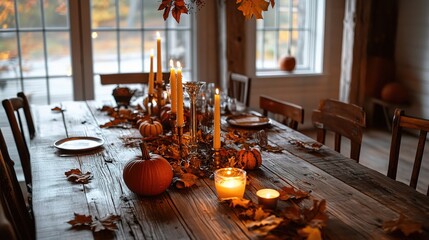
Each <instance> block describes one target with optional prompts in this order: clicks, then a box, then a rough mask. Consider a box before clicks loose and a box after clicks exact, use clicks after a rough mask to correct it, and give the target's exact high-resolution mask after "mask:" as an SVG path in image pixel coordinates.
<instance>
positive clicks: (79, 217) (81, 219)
mask: <svg viewBox="0 0 429 240" xmlns="http://www.w3.org/2000/svg"><path fill="white" fill-rule="evenodd" d="M67 223H68V224H70V225H72V227H78V226H90V225H91V223H92V216H91V215H88V216H87V215H84V214H78V213H74V219H72V220H70V221H68V222H67Z"/></svg>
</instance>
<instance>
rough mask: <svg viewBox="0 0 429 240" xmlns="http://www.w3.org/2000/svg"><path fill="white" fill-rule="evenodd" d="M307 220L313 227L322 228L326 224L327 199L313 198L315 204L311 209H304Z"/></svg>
mask: <svg viewBox="0 0 429 240" xmlns="http://www.w3.org/2000/svg"><path fill="white" fill-rule="evenodd" d="M302 214H303V216H304V219H305V221H306V222H307V223H308V224H309V225H311V226H312V227H319V228H322V227H324V226H326V222H327V221H328V215H327V214H326V200H325V199H323V200H321V201H320V203H319V201H318V200H313V206H312V207H311V208H310V209H304V210H303V211H302Z"/></svg>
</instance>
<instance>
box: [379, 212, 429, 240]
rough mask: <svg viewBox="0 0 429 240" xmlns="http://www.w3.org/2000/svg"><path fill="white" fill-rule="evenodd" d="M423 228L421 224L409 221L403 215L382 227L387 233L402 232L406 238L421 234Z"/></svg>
mask: <svg viewBox="0 0 429 240" xmlns="http://www.w3.org/2000/svg"><path fill="white" fill-rule="evenodd" d="M422 227H423V226H422V224H421V223H419V222H415V221H412V220H410V219H407V218H406V217H404V216H403V215H402V214H401V215H399V218H397V219H394V220H391V221H385V222H384V223H383V226H382V228H383V231H385V232H387V233H392V232H395V231H401V232H402V233H403V234H404V235H405V236H409V235H411V234H413V233H421V232H422V231H423V230H422Z"/></svg>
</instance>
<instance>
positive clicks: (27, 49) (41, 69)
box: [19, 32, 46, 77]
mask: <svg viewBox="0 0 429 240" xmlns="http://www.w3.org/2000/svg"><path fill="white" fill-rule="evenodd" d="M19 35H20V38H21V56H22V72H23V76H24V77H40V76H44V77H45V76H46V63H45V58H44V52H43V51H44V47H43V34H42V33H41V32H23V33H20V34H19Z"/></svg>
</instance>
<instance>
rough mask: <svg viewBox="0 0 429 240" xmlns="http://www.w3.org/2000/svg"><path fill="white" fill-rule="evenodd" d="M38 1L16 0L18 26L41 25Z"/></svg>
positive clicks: (30, 26)
mask: <svg viewBox="0 0 429 240" xmlns="http://www.w3.org/2000/svg"><path fill="white" fill-rule="evenodd" d="M41 16H42V15H41V12H40V1H28V0H18V18H19V28H34V27H42V17H41Z"/></svg>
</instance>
